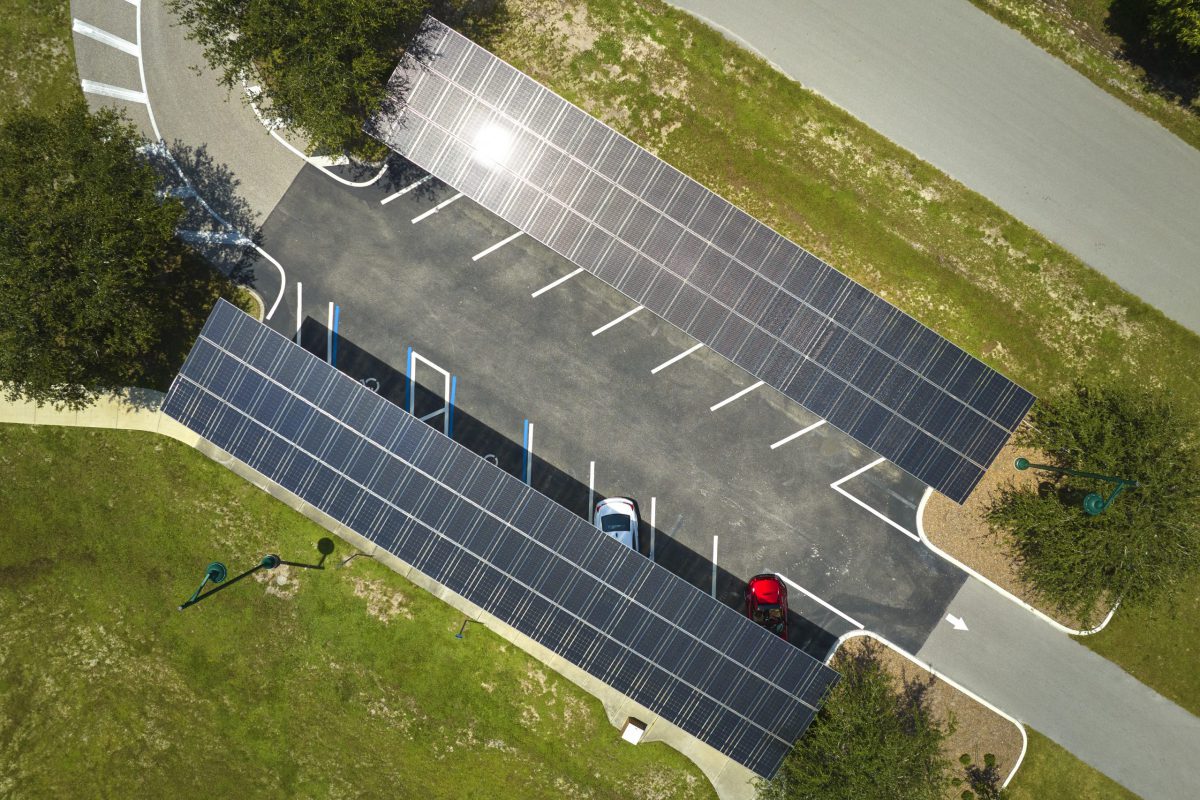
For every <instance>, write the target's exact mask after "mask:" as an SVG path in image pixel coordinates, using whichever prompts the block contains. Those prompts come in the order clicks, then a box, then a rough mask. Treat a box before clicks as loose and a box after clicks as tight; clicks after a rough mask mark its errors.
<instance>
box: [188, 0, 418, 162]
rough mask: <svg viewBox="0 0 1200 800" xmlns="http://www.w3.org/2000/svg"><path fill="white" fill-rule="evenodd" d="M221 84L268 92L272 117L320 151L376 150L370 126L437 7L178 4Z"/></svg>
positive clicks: (387, 2) (198, 0)
mask: <svg viewBox="0 0 1200 800" xmlns="http://www.w3.org/2000/svg"><path fill="white" fill-rule="evenodd" d="M169 6H170V8H171V10H172V11H174V12H175V13H176V14H178V15H179V18H180V20H181V21H182V22H183V23H184V24H186V25H187V26H188V27H189V29H190V31H189V33H188V36H189V38H192V39H194V40H195V41H197V42H199V43H200V45H201V46H203V48H204V56H205V58H206V59H207V60H208V63H209V64H210V65H211V66H212V67H213V69H215V70H217V71H218V72H220V74H221V82H222V83H223V84H224V85H226V86H228V87H230V88H231V89H234V90H235V91H237V93H238V94H241V81H242V80H243V78H245V79H246V81H247V83H253V84H258V85H259V86H260V87H261V94H260V95H259V97H260V102H262V103H263V104H264V105H265V106H266V107H269V109H270V114H271V116H273V117H275V118H277V119H279V120H281V121H282V122H283V123H284V124H285V125H287V126H288V127H290V128H293V129H295V130H297V131H299V132H301V133H302V134H304V135H305V136H306V137H307V138H308V141H309V144H310V147H311V148H312V149H313V150H314V151H322V152H330V153H339V154H340V153H342V152H363V151H369V150H370V149H371V147H372V142H371V141H370V140H369V139H367V137H366V135H365V134H364V133H363V132H362V125H363V123H364V122H365V121H366V120H367V119H368V118H369V117H370V116H371V115H372V114H374V113H375V112H376V111H377V110H378V109H379V108H380V105H381V103H382V101H383V98H384V90H385V88H386V81H387V78H388V76H389V75H390V74H391V72H392V70H393V69H395V67H396V64H397V62H398V61H399V60H400V56H401V54H402V53H403V48H404V45H405V43H406V42H407V41H408V40H409V39H410V38H411V37H412V35H413V34H414V33H415V32H416V31H417V29H418V26H419V25H420V22H421V19H422V18H423V15H424V14H425V12H426V11H427V10H428V8H429V6H430V3H429V0H306V2H295V1H294V0H170V3H169Z"/></svg>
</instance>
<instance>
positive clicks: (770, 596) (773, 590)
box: [750, 575, 786, 605]
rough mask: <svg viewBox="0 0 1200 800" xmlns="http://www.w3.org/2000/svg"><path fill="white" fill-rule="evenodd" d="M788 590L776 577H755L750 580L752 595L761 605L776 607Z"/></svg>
mask: <svg viewBox="0 0 1200 800" xmlns="http://www.w3.org/2000/svg"><path fill="white" fill-rule="evenodd" d="M785 591H786V590H785V589H784V588H783V583H782V582H781V581H780V580H779V578H777V577H775V576H774V575H755V576H754V577H753V578H751V579H750V593H751V594H752V595H754V599H755V600H757V601H758V602H760V603H770V604H771V605H775V604H776V603H778V602H779V599H780V597H781V596H782V595H783V593H784V592H785Z"/></svg>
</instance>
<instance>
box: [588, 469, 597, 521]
mask: <svg viewBox="0 0 1200 800" xmlns="http://www.w3.org/2000/svg"><path fill="white" fill-rule="evenodd" d="M595 504H596V462H595V461H589V462H588V504H587V519H588V522H591V521H592V511H593V509H594V507H595Z"/></svg>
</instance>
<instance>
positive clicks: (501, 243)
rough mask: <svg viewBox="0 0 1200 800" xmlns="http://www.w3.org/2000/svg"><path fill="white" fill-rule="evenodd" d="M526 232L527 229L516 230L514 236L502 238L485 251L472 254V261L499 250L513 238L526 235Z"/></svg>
mask: <svg viewBox="0 0 1200 800" xmlns="http://www.w3.org/2000/svg"><path fill="white" fill-rule="evenodd" d="M524 233H525V231H517V232H516V233H514V234H513V235H512V236H509V237H508V238H507V239H501V240H500V241H498V242H496V243H495V244H494V245H492V246H491V247H489V248H488V249H487V250H484V251H482V252H479V253H476V254H475V255H473V256H471V260H472V261H478V260H479V259H481V258H483V257H484V256H486V255H487V254H488V253H494V252H496V251H497V250H499V249H500V248H501V247H504V245H506V244H508V243H509V242H511V241H512V240H513V239H519V238H521V236H523V235H524Z"/></svg>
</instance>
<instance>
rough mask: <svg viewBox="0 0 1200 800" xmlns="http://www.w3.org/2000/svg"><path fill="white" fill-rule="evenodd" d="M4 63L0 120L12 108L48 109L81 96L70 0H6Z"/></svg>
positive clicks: (0, 24) (0, 44)
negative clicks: (73, 40)
mask: <svg viewBox="0 0 1200 800" xmlns="http://www.w3.org/2000/svg"><path fill="white" fill-rule="evenodd" d="M0 67H3V68H2V69H0V118H2V117H4V116H5V115H6V114H7V113H8V112H9V111H10V110H11V109H13V108H17V107H21V106H32V107H34V108H41V109H46V108H52V107H53V106H56V105H58V104H59V103H62V102H63V101H65V100H71V99H73V98H76V97H80V96H81V95H82V91H81V90H80V88H79V79H78V77H77V76H76V74H75V48H74V44H73V43H72V41H71V11H70V8H69V5H68V3H66V2H64V0H5V2H4V13H3V14H2V15H0Z"/></svg>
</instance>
